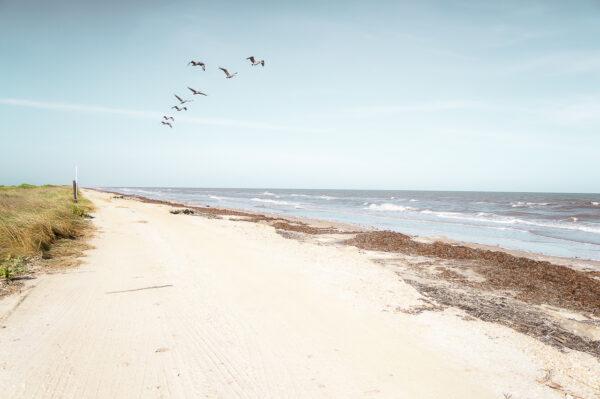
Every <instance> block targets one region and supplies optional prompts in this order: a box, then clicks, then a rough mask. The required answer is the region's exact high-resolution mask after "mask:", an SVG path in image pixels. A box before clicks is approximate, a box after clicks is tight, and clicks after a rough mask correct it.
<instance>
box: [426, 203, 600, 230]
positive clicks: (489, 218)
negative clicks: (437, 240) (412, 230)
mask: <svg viewBox="0 0 600 399" xmlns="http://www.w3.org/2000/svg"><path fill="white" fill-rule="evenodd" d="M421 213H425V214H435V215H436V216H438V217H440V218H444V219H458V220H469V221H475V222H485V223H494V224H503V225H515V224H521V225H528V226H536V227H547V228H551V229H566V230H578V231H585V232H587V233H595V234H600V227H596V226H589V225H580V224H578V225H575V224H573V223H574V222H577V221H578V219H577V218H575V217H573V218H570V219H569V222H567V223H564V222H563V223H560V222H542V221H537V220H525V219H519V218H511V217H501V216H497V215H494V214H487V215H484V213H485V212H479V213H478V214H477V215H476V216H471V215H469V214H462V213H457V212H434V211H431V210H429V209H425V210H423V211H421Z"/></svg>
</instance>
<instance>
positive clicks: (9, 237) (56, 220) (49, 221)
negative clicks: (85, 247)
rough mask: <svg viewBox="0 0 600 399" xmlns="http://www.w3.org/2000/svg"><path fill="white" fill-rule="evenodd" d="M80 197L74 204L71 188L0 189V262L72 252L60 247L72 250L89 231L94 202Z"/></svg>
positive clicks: (24, 186)
mask: <svg viewBox="0 0 600 399" xmlns="http://www.w3.org/2000/svg"><path fill="white" fill-rule="evenodd" d="M78 197H79V201H78V203H77V204H74V203H73V199H72V189H71V187H70V186H51V185H45V186H32V185H29V184H22V185H20V186H0V263H2V264H9V263H10V262H12V260H14V259H22V258H26V257H31V256H36V255H37V256H41V257H42V258H50V257H52V255H53V254H54V253H56V254H65V253H66V252H69V251H66V252H65V251H62V252H61V250H60V249H61V248H60V247H62V246H64V247H68V248H72V247H73V244H72V243H70V241H74V239H76V238H79V237H82V236H83V235H84V234H85V232H86V231H87V230H88V229H89V228H90V225H89V223H88V222H87V221H86V216H87V214H88V212H90V211H91V210H92V209H93V206H92V203H91V202H90V201H88V200H86V199H84V198H81V196H80V195H78ZM71 252H72V251H71Z"/></svg>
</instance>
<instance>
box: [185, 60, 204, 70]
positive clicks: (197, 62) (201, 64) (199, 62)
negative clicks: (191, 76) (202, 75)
mask: <svg viewBox="0 0 600 399" xmlns="http://www.w3.org/2000/svg"><path fill="white" fill-rule="evenodd" d="M190 64H192V66H200V67H202V70H203V71H206V65H204V62H201V61H194V60H191V61H190V62H188V65H190Z"/></svg>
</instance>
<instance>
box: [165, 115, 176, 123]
mask: <svg viewBox="0 0 600 399" xmlns="http://www.w3.org/2000/svg"><path fill="white" fill-rule="evenodd" d="M163 118H164V120H166V121H168V120H169V119H170V120H172V121H173V122H175V118H173V117H172V116H166V115H163Z"/></svg>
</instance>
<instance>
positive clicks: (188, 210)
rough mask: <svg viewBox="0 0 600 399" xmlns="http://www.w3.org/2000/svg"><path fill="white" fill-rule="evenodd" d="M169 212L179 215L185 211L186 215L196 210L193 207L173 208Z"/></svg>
mask: <svg viewBox="0 0 600 399" xmlns="http://www.w3.org/2000/svg"><path fill="white" fill-rule="evenodd" d="M169 212H171V213H172V214H173V215H179V214H181V213H183V214H184V215H193V214H194V211H193V210H191V209H187V208H186V209H172V210H170V211H169Z"/></svg>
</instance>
